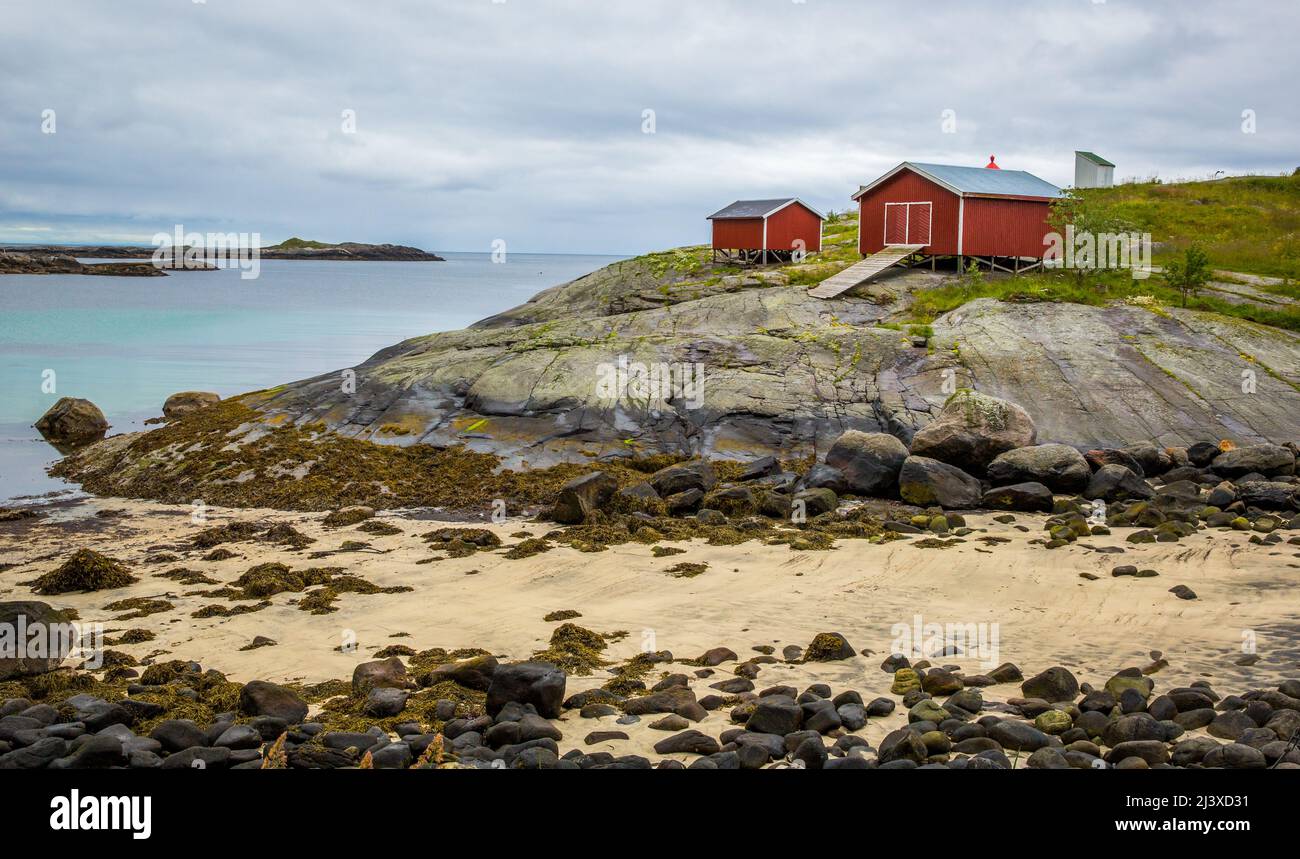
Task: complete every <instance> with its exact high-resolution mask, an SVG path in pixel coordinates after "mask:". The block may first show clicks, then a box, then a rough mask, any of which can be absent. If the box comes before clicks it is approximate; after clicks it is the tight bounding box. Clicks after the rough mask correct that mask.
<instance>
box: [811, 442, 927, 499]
mask: <svg viewBox="0 0 1300 859" xmlns="http://www.w3.org/2000/svg"><path fill="white" fill-rule="evenodd" d="M906 459H907V446H906V445H904V444H903V443H902V442H901V441H899V440H898V439H897V438H896V437H894V436H892V435H889V434H887V433H865V432H860V431H858V430H848V431H847V432H845V433H844V434H843V435H841V436H840V437H839V438H837V439H836V440H835V442H834V443H833V444H832V445H831V449H830V450H829V451H827V453H826V464H827V465H828V466H831V467H832V468H837V469H839V470H840V472H841V473H843V475H844V486H845V491H847V492H850V493H852V494H854V495H891V494H893V493H894V492H896V491H897V489H898V472H899V471H900V470H901V469H902V467H903V461H904V460H906Z"/></svg>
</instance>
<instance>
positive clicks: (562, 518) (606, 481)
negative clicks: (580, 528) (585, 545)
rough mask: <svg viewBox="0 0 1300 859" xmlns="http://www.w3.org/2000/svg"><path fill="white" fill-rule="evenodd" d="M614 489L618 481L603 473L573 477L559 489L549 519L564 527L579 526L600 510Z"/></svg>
mask: <svg viewBox="0 0 1300 859" xmlns="http://www.w3.org/2000/svg"><path fill="white" fill-rule="evenodd" d="M616 489H618V481H617V480H615V479H614V478H613V477H611V476H610V475H608V474H606V473H605V472H603V471H593V472H591V473H590V474H584V475H582V476H580V477H575V478H573V479H572V480H570V481H569V482H567V483H565V484H564V485H563V486H561V487H560V491H559V494H558V496H557V498H556V500H555V507H554V508H553V509H552V510H551V518H552V519H554V520H555V521H556V522H560V523H562V524H565V525H580V524H582V523H583V522H585V521H587V517H588V516H590V515H591V514H592V513H593V512H595V511H597V510H600V509H602V508H603V507H604V506H605V505H606V504H607V503H608V502H609V499H610V497H611V496H613V494H614V491H615V490H616Z"/></svg>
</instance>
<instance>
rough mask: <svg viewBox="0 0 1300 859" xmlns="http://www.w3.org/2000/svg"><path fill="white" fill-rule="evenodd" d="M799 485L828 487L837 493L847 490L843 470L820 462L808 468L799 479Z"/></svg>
mask: <svg viewBox="0 0 1300 859" xmlns="http://www.w3.org/2000/svg"><path fill="white" fill-rule="evenodd" d="M800 486H802V487H803V488H805V489H829V490H830V491H831V492H834V493H835V494H837V495H838V494H840V493H841V492H848V491H849V489H848V481H847V480H845V479H844V472H842V471H840V470H839V469H838V468H835V467H834V466H830V465H826V464H825V463H821V462H819V463H816V464H814V465H813V467H812V468H810V469H808V473H807V474H805V475H804V476H803V480H802V481H800Z"/></svg>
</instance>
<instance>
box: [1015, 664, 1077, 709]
mask: <svg viewBox="0 0 1300 859" xmlns="http://www.w3.org/2000/svg"><path fill="white" fill-rule="evenodd" d="M1020 691H1021V692H1023V693H1024V695H1025V697H1026V698H1042V699H1043V700H1044V701H1047V702H1048V703H1052V704H1055V703H1057V702H1058V701H1073V700H1074V699H1075V698H1077V697H1078V695H1079V681H1078V680H1076V679H1075V677H1074V675H1073V674H1071V673H1070V671H1069V669H1066V668H1062V667H1061V666H1059V665H1057V666H1055V667H1052V668H1049V669H1047V670H1046V671H1044V672H1042V673H1041V674H1036V675H1034V676H1033V677H1030V678H1029V679H1028V680H1026V681H1025V682H1024V683H1022V684H1020Z"/></svg>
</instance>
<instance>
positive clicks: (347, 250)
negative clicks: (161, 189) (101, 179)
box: [0, 242, 445, 274]
mask: <svg viewBox="0 0 1300 859" xmlns="http://www.w3.org/2000/svg"><path fill="white" fill-rule="evenodd" d="M157 252H158V248H157V247H154V246H145V245H138V246H131V245H94V246H90V245H47V246H30V247H28V246H22V245H10V246H7V247H6V246H0V274H39V273H41V272H39V271H30V272H29V271H8V270H5V268H4V266H3V261H4V260H5V258H6V257H30V258H33V261H31V262H25V261H23V260H17V261H12V262H11V264H12V265H13V266H14V267H17V266H18V265H20V264H25V265H29V266H38V265H39V264H40V261H41V260H43V259H51V258H53V259H57V260H59V262H58V263H57V264H56V263H53V262H50V263H48V264H47V265H48V266H49V267H50V268H51V269H57V268H58V267H63V266H66V265H67V263H66V260H69V259H72V258H73V257H83V258H90V259H123V260H128V259H129V260H141V259H143V260H148V259H152V258H153V256H154V254H155V253H157ZM258 256H259V257H260V258H261V259H283V260H327V261H342V262H445V260H444V258H443V257H440V256H438V255H437V254H434V253H429V252H428V251H425V250H421V249H420V248H416V247H410V246H408V245H393V244H367V243H364V242H340V243H338V244H324V243H319V242H310V243H304V244H301V245H291V246H279V245H272V246H270V247H264V248H258ZM72 261H73V262H75V259H73V260H72ZM108 265H111V264H107V263H99V264H95V265H94V266H91V267H92V268H93V269H95V270H94V271H92V272H91V273H98V274H111V273H113V272H112V271H110V270H108V269H105V270H103V271H100V270H99V269H100V268H101V266H108ZM142 265H143V264H142ZM50 273H58V274H80V273H82V272H77V271H59V270H51V272H50Z"/></svg>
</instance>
